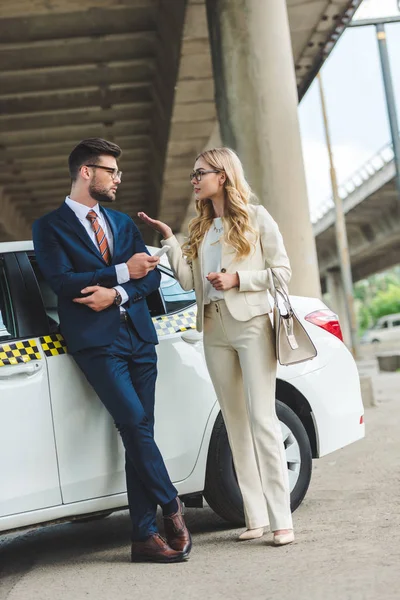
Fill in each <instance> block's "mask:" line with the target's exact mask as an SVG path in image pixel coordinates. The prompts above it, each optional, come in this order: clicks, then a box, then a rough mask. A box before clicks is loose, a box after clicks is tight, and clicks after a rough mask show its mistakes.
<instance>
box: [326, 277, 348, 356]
mask: <svg viewBox="0 0 400 600" xmlns="http://www.w3.org/2000/svg"><path fill="white" fill-rule="evenodd" d="M326 291H327V294H328V299H327V305H328V306H329V308H331V309H332V310H333V311H334V312H335V313H336V314H337V315H338V317H339V322H340V327H341V329H342V333H343V339H344V342H345V344H346V346H347V347H348V348H351V330H350V324H349V321H348V318H347V314H348V313H347V310H346V294H345V293H344V289H343V285H342V278H341V276H340V271H339V269H338V270H337V271H336V270H335V271H329V272H328V274H327V276H326Z"/></svg>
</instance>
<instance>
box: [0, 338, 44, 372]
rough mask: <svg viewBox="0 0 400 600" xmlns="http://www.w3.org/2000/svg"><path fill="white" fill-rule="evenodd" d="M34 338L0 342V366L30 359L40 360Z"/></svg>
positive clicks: (16, 363)
mask: <svg viewBox="0 0 400 600" xmlns="http://www.w3.org/2000/svg"><path fill="white" fill-rule="evenodd" d="M41 358H42V357H41V354H40V352H39V348H38V347H37V343H36V342H35V340H24V341H22V342H13V343H10V344H0V367H5V366H6V365H18V364H19V363H26V362H29V361H30V360H41Z"/></svg>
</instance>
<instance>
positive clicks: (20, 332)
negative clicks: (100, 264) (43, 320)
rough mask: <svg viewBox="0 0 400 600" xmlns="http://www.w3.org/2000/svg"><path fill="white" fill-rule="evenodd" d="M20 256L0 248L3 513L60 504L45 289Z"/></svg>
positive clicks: (0, 499) (0, 496)
mask: <svg viewBox="0 0 400 600" xmlns="http://www.w3.org/2000/svg"><path fill="white" fill-rule="evenodd" d="M17 257H18V255H16V254H14V253H5V254H0V517H4V516H6V515H15V514H18V513H22V512H27V511H33V510H38V509H43V508H47V507H50V506H56V505H59V504H61V493H60V482H59V477H58V468H57V458H56V448H55V439H54V430H53V421H52V414H51V405H50V395H49V382H48V373H47V368H46V361H45V360H44V355H43V352H42V350H41V348H40V344H39V339H38V334H39V331H40V313H39V314H38V312H37V308H38V301H39V300H40V294H39V290H38V289H37V288H36V289H34V288H32V287H30V285H29V284H28V283H27V282H26V281H25V279H24V277H23V273H22V272H21V269H20V265H19V262H18V258H17ZM35 294H36V295H35Z"/></svg>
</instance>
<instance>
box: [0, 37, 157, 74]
mask: <svg viewBox="0 0 400 600" xmlns="http://www.w3.org/2000/svg"><path fill="white" fill-rule="evenodd" d="M156 41H157V40H156V35H155V33H154V31H146V32H140V33H128V34H123V35H103V36H99V37H96V38H91V37H86V36H85V37H76V38H65V39H55V40H49V41H40V42H22V43H18V44H4V45H1V46H0V64H1V65H2V70H3V71H15V70H18V69H37V68H41V67H63V66H71V65H81V64H98V63H107V62H110V61H121V60H124V59H126V58H127V57H130V58H150V59H151V58H152V57H153V56H154V53H155V49H156Z"/></svg>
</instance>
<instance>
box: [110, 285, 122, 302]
mask: <svg viewBox="0 0 400 600" xmlns="http://www.w3.org/2000/svg"><path fill="white" fill-rule="evenodd" d="M112 289H113V290H114V292H115V295H114V299H113V304H115V306H121V303H122V296H121V294H120V293H119V291H118V290H117V289H115V288H112Z"/></svg>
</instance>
